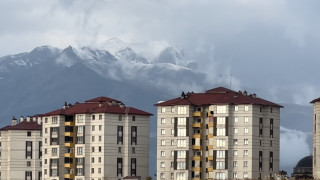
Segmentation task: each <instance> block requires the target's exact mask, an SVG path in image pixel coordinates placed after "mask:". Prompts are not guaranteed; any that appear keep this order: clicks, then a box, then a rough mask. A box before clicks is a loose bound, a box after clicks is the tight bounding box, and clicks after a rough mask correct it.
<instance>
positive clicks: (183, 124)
mask: <svg viewBox="0 0 320 180" xmlns="http://www.w3.org/2000/svg"><path fill="white" fill-rule="evenodd" d="M186 122H187V118H178V126H185V125H186Z"/></svg>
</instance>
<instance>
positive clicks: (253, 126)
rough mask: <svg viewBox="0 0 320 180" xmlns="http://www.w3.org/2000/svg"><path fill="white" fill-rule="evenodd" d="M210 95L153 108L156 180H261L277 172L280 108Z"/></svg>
mask: <svg viewBox="0 0 320 180" xmlns="http://www.w3.org/2000/svg"><path fill="white" fill-rule="evenodd" d="M214 90H215V91H214V92H207V93H208V95H203V94H197V93H194V94H189V95H188V96H189V97H187V98H186V97H181V98H177V99H173V100H169V101H166V102H160V103H158V104H157V107H158V112H157V122H158V123H157V125H158V134H157V144H158V145H157V157H158V158H157V178H158V179H163V180H164V179H181V180H182V179H193V180H200V179H203V180H204V179H259V178H260V179H264V178H267V177H268V176H270V175H273V174H275V173H278V172H279V140H280V131H279V127H280V108H281V106H279V105H276V104H273V103H272V104H268V103H267V101H261V102H260V99H259V102H260V103H259V104H258V103H255V102H258V98H256V97H255V96H247V95H246V94H245V95H242V94H241V95H240V94H236V93H235V92H233V91H231V90H228V89H225V88H222V89H221V88H219V89H214ZM216 91H217V92H216ZM220 91H221V92H220ZM223 93H225V95H223ZM230 93H234V94H235V95H237V97H239V96H240V97H241V98H244V100H242V101H239V100H238V99H237V97H233V95H232V96H231V95H230ZM215 94H217V95H215ZM224 96H225V97H224ZM203 97H205V99H206V100H208V101H209V102H211V104H209V103H207V102H202V101H199V99H201V98H202V99H203ZM217 97H224V98H226V99H228V98H230V99H229V100H228V101H227V102H226V101H224V102H223V101H222V100H221V99H220V98H217ZM233 98H235V99H233ZM247 98H250V99H251V101H246V102H249V103H243V104H242V102H244V101H245V99H247ZM254 98H256V99H254ZM210 99H211V100H210ZM219 99H220V100H219ZM232 100H233V101H234V102H232Z"/></svg>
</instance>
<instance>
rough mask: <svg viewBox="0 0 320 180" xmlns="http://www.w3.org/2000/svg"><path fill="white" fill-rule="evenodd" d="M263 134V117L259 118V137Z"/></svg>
mask: <svg viewBox="0 0 320 180" xmlns="http://www.w3.org/2000/svg"><path fill="white" fill-rule="evenodd" d="M262 136H263V122H262V118H259V137H262Z"/></svg>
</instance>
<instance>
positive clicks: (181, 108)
mask: <svg viewBox="0 0 320 180" xmlns="http://www.w3.org/2000/svg"><path fill="white" fill-rule="evenodd" d="M178 114H187V107H185V106H178Z"/></svg>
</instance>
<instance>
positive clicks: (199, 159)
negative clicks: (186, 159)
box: [192, 156, 201, 161]
mask: <svg viewBox="0 0 320 180" xmlns="http://www.w3.org/2000/svg"><path fill="white" fill-rule="evenodd" d="M192 160H194V161H201V156H193V157H192Z"/></svg>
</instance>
